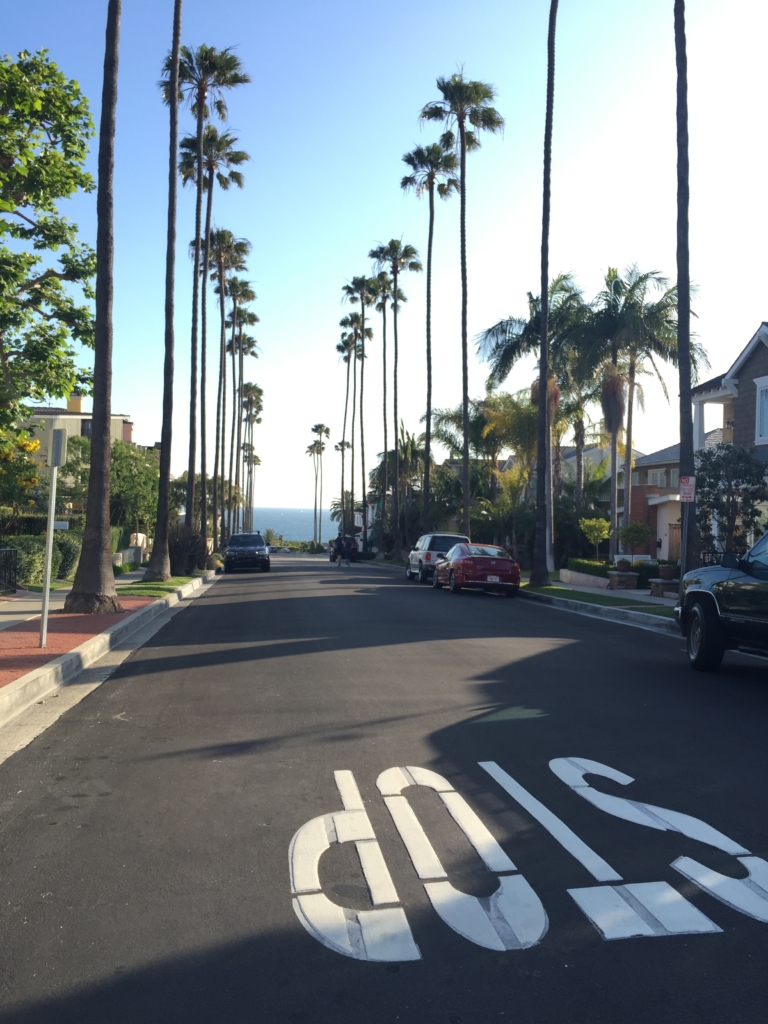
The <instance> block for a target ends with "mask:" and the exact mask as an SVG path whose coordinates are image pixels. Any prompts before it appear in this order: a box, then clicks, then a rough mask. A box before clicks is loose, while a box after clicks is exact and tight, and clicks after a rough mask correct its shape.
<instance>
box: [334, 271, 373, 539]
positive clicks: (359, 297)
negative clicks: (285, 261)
mask: <svg viewBox="0 0 768 1024" xmlns="http://www.w3.org/2000/svg"><path fill="white" fill-rule="evenodd" d="M374 288H375V285H374V281H373V279H372V278H370V277H365V276H361V277H353V278H352V280H351V281H350V282H349V283H348V284H345V285H342V289H341V290H342V293H343V298H342V301H343V302H352V303H359V304H360V348H361V352H360V461H361V468H362V474H363V551H367V550H368V487H367V486H366V476H365V425H364V421H363V399H364V393H365V339H366V336H367V337H372V336H373V332H372V331H371V329H370V328H367V329H366V326H365V307H366V306H370V305H371V304H372V303H373V301H374V290H373V289H374Z"/></svg>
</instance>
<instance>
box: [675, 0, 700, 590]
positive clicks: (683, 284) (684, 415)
mask: <svg viewBox="0 0 768 1024" xmlns="http://www.w3.org/2000/svg"><path fill="white" fill-rule="evenodd" d="M675 60H676V64H677V366H678V377H679V382H680V476H693V475H694V473H695V472H696V464H695V457H694V448H693V415H692V412H691V272H690V251H689V235H688V206H689V201H690V188H689V160H688V54H687V50H686V37H685V0H675ZM695 510H696V506H695V504H694V503H692V502H685V503H684V504H683V506H682V512H683V535H684V537H685V541H686V543H685V545H684V547H683V551H682V557H681V566H680V580H681V586H682V578H683V574H684V573H685V571H686V570H688V569H693V568H695V566H696V565H697V564H698V557H699V553H698V547H699V540H698V531H697V529H696V524H695Z"/></svg>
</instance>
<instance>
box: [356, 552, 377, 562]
mask: <svg viewBox="0 0 768 1024" xmlns="http://www.w3.org/2000/svg"><path fill="white" fill-rule="evenodd" d="M375 557H376V552H375V551H358V552H357V560H358V562H372V561H373V559H374V558H375Z"/></svg>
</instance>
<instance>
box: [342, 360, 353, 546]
mask: <svg viewBox="0 0 768 1024" xmlns="http://www.w3.org/2000/svg"><path fill="white" fill-rule="evenodd" d="M351 361H352V360H351V358H350V359H349V360H348V361H347V391H346V396H345V398H344V426H343V427H342V429H341V532H342V533H344V534H345V533H346V532H347V510H346V491H345V490H344V487H345V479H344V471H345V468H346V464H347V410H348V408H349V374H350V370H351V366H350V363H351Z"/></svg>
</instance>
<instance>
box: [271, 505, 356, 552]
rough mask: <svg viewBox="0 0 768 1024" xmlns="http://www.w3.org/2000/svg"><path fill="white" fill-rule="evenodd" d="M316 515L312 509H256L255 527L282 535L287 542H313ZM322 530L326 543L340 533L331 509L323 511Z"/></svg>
mask: <svg viewBox="0 0 768 1024" xmlns="http://www.w3.org/2000/svg"><path fill="white" fill-rule="evenodd" d="M314 515H315V513H314V509H311V508H254V510H253V525H254V527H255V529H257V530H261V532H262V533H263V532H264V531H265V530H269V529H272V530H275V531H276V532H277V533H282V535H283V537H284V538H285V540H312V534H313V532H314V531H313V521H314ZM322 530H323V535H322V537H321V540H323V541H324V542H325V543H327V542H328V541H329V540H330V539H331V538H333V537H335V536H336V533H337V532H338V526H337V524H336V523H333V522H331V513H330V510H329V509H323V526H322Z"/></svg>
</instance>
